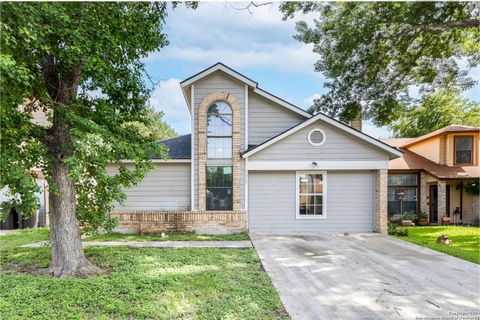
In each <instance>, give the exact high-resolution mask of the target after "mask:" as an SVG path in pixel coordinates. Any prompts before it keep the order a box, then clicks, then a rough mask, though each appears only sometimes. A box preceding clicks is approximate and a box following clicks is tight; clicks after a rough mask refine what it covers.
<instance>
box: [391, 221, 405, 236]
mask: <svg viewBox="0 0 480 320" xmlns="http://www.w3.org/2000/svg"><path fill="white" fill-rule="evenodd" d="M388 234H389V235H391V236H397V237H408V229H400V228H397V226H396V225H394V224H392V223H389V224H388Z"/></svg>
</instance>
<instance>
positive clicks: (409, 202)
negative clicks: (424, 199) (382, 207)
mask: <svg viewBox="0 0 480 320" xmlns="http://www.w3.org/2000/svg"><path fill="white" fill-rule="evenodd" d="M417 194H418V189H417V188H388V212H389V213H393V214H398V213H405V212H412V211H413V212H417V211H418V208H417V204H418V203H417Z"/></svg>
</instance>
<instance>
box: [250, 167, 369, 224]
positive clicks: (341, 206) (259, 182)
mask: <svg viewBox="0 0 480 320" xmlns="http://www.w3.org/2000/svg"><path fill="white" fill-rule="evenodd" d="M326 181H327V183H326V186H327V194H326V204H327V206H326V211H327V218H326V219H308V220H300V219H296V210H295V206H296V201H295V200H296V199H295V197H296V196H295V193H296V186H295V182H296V173H295V171H280V172H279V171H268V172H263V171H262V172H255V171H253V172H250V174H249V183H248V185H249V204H248V207H249V208H248V212H249V230H250V232H269V233H292V232H316V231H319V232H323V231H325V232H328V231H334V232H346V231H348V232H371V231H373V226H374V217H375V214H374V203H375V199H374V183H375V182H374V181H375V180H374V175H373V172H371V171H355V172H344V171H328V172H327V174H326ZM324 201H325V200H324Z"/></svg>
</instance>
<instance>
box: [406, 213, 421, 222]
mask: <svg viewBox="0 0 480 320" xmlns="http://www.w3.org/2000/svg"><path fill="white" fill-rule="evenodd" d="M417 219H418V216H417V214H416V213H415V212H406V213H404V214H403V216H402V220H410V221H417Z"/></svg>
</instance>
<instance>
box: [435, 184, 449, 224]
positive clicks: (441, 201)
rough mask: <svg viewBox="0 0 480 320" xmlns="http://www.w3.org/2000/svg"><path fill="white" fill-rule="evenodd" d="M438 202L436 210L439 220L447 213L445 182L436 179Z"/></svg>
mask: <svg viewBox="0 0 480 320" xmlns="http://www.w3.org/2000/svg"><path fill="white" fill-rule="evenodd" d="M437 185H438V203H437V212H438V220H439V222H441V219H442V218H443V217H444V216H446V213H447V184H446V182H445V180H438V182H437Z"/></svg>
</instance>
